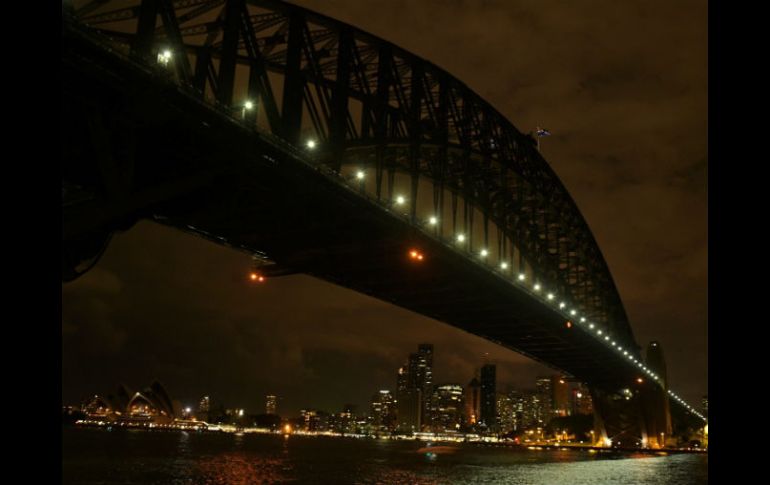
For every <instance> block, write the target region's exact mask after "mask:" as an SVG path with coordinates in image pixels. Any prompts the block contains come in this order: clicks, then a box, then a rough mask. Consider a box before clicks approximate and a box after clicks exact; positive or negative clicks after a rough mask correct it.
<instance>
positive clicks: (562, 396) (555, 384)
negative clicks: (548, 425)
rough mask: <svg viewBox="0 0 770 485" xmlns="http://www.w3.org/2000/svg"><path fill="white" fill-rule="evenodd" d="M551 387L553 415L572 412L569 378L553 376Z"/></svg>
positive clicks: (563, 414) (564, 414)
mask: <svg viewBox="0 0 770 485" xmlns="http://www.w3.org/2000/svg"><path fill="white" fill-rule="evenodd" d="M551 389H552V392H553V397H552V401H551V405H552V409H551V412H552V413H553V414H552V417H557V416H567V415H568V414H570V402H569V397H570V384H569V382H568V381H567V379H566V378H564V377H563V376H551Z"/></svg>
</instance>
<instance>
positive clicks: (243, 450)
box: [62, 426, 708, 485]
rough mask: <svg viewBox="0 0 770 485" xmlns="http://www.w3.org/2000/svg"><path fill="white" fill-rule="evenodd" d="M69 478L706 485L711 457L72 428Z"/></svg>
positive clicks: (67, 444) (88, 483)
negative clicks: (663, 484) (709, 458)
mask: <svg viewBox="0 0 770 485" xmlns="http://www.w3.org/2000/svg"><path fill="white" fill-rule="evenodd" d="M62 433H63V436H62V446H63V451H62V474H63V483H64V484H82V485H102V484H121V485H128V484H132V485H145V484H158V485H160V484H164V485H183V484H184V485H249V484H268V483H296V484H301V483H319V484H326V483H328V484H449V485H455V484H498V483H506V484H521V485H540V484H543V485H545V484H547V485H553V484H569V485H583V484H586V485H587V484H592V485H595V484H608V485H620V484H624V485H626V484H628V485H630V484H633V485H652V484H656V485H657V484H662V483H665V484H668V485H702V484H707V483H708V455H706V454H672V455H666V456H655V455H646V454H630V453H609V452H606V453H605V452H602V453H589V452H587V451H583V450H564V451H546V450H540V451H538V450H528V449H523V448H511V447H505V446H494V445H483V444H462V445H454V444H453V445H451V446H447V445H445V444H431V443H426V442H424V441H395V440H377V439H354V438H333V437H324V436H312V437H311V436H296V435H292V436H289V437H284V436H281V435H266V434H245V435H235V434H231V433H205V432H194V431H190V432H186V431H157V432H156V431H144V430H130V429H113V430H111V431H108V430H107V429H105V428H101V429H89V428H79V427H71V426H65V427H63V430H62Z"/></svg>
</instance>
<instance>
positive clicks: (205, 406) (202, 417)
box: [195, 396, 211, 421]
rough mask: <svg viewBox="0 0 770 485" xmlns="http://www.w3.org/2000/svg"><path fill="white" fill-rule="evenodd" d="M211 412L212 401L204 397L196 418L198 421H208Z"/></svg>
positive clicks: (199, 404)
mask: <svg viewBox="0 0 770 485" xmlns="http://www.w3.org/2000/svg"><path fill="white" fill-rule="evenodd" d="M210 411H211V401H210V400H209V397H208V396H203V397H202V398H201V400H200V402H198V410H197V412H196V413H195V418H196V419H197V420H198V421H208V420H209V412H210Z"/></svg>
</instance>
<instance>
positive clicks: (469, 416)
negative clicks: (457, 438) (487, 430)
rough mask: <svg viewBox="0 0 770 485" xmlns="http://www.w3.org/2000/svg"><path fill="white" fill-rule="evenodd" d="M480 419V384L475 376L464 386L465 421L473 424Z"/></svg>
mask: <svg viewBox="0 0 770 485" xmlns="http://www.w3.org/2000/svg"><path fill="white" fill-rule="evenodd" d="M480 419H481V384H480V383H479V380H478V379H476V378H475V377H474V378H473V379H471V382H469V383H468V387H466V388H465V422H466V423H467V424H468V425H470V426H473V425H475V424H476V423H478V422H479V420H480Z"/></svg>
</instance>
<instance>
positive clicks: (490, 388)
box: [480, 364, 497, 429]
mask: <svg viewBox="0 0 770 485" xmlns="http://www.w3.org/2000/svg"><path fill="white" fill-rule="evenodd" d="M495 374H496V367H495V365H494V364H486V365H484V366H483V367H482V368H481V406H480V407H481V420H480V421H481V423H483V424H484V425H485V426H486V427H487V428H488V429H492V428H495V427H496V425H497V389H496V382H495V380H496V376H495Z"/></svg>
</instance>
